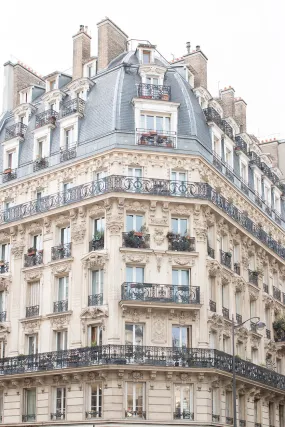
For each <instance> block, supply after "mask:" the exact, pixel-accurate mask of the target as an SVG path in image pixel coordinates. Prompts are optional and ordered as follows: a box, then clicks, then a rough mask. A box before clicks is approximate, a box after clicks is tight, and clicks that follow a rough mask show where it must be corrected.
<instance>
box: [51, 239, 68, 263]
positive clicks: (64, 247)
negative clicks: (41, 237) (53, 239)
mask: <svg viewBox="0 0 285 427" xmlns="http://www.w3.org/2000/svg"><path fill="white" fill-rule="evenodd" d="M70 257H71V243H64V244H63V243H62V244H60V245H58V246H53V247H52V248H51V260H52V261H56V260H58V259H63V258H70Z"/></svg>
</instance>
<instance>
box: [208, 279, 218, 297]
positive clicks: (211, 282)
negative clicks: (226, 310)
mask: <svg viewBox="0 0 285 427" xmlns="http://www.w3.org/2000/svg"><path fill="white" fill-rule="evenodd" d="M209 296H210V300H211V301H216V279H215V277H212V276H211V277H209Z"/></svg>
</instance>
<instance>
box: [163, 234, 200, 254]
mask: <svg viewBox="0 0 285 427" xmlns="http://www.w3.org/2000/svg"><path fill="white" fill-rule="evenodd" d="M167 238H168V249H169V250H170V251H180V252H194V251H195V249H196V239H195V237H190V236H183V235H181V234H177V233H173V232H171V231H170V232H168V233H167Z"/></svg>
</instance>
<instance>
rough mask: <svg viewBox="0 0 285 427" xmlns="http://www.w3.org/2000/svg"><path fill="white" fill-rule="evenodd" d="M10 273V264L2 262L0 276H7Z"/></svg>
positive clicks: (0, 263)
mask: <svg viewBox="0 0 285 427" xmlns="http://www.w3.org/2000/svg"><path fill="white" fill-rule="evenodd" d="M8 272H9V262H8V261H0V274H5V273H8Z"/></svg>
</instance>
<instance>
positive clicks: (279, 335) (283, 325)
mask: <svg viewBox="0 0 285 427" xmlns="http://www.w3.org/2000/svg"><path fill="white" fill-rule="evenodd" d="M273 329H274V338H275V341H283V340H284V337H285V317H279V318H278V319H276V320H275V321H274V322H273Z"/></svg>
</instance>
